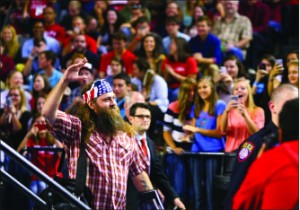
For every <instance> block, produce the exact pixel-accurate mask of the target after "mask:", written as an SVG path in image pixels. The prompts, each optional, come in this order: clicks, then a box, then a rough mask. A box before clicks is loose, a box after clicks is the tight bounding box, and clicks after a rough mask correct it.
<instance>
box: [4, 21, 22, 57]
mask: <svg viewBox="0 0 300 210" xmlns="http://www.w3.org/2000/svg"><path fill="white" fill-rule="evenodd" d="M1 40H2V41H3V43H4V46H5V48H6V49H7V51H8V52H7V55H8V56H10V57H11V58H13V59H15V58H16V56H17V54H18V52H19V49H20V44H19V39H18V36H17V33H16V30H15V28H14V27H13V26H12V25H5V26H4V27H3V29H2V31H1Z"/></svg>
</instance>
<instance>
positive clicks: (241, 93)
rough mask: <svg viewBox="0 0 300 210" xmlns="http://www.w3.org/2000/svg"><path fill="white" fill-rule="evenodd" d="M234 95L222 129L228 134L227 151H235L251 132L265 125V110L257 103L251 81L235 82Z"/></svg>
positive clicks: (227, 107) (222, 122)
mask: <svg viewBox="0 0 300 210" xmlns="http://www.w3.org/2000/svg"><path fill="white" fill-rule="evenodd" d="M233 95H234V96H235V97H233V98H232V100H230V101H229V102H228V104H227V106H226V109H225V111H224V113H223V115H222V118H221V123H220V131H221V132H222V133H223V134H224V135H226V144H225V152H234V151H235V150H237V149H238V147H239V146H240V144H241V143H242V142H243V141H244V140H245V139H247V138H248V137H249V136H250V135H251V134H253V133H255V132H257V131H258V130H259V129H261V128H262V127H263V126H264V121H265V117H264V110H263V109H262V108H260V107H258V106H256V105H255V103H254V100H253V96H252V94H251V87H250V84H249V81H248V80H246V79H243V78H240V79H237V80H235V82H234V87H233Z"/></svg>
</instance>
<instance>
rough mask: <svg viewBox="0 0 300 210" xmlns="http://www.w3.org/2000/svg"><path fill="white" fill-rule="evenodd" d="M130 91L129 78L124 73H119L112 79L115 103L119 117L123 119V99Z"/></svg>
mask: <svg viewBox="0 0 300 210" xmlns="http://www.w3.org/2000/svg"><path fill="white" fill-rule="evenodd" d="M130 89H131V81H130V77H129V76H128V75H127V74H125V73H120V74H117V75H116V76H114V78H113V91H114V94H115V95H116V102H117V105H118V107H119V110H120V115H121V117H122V118H123V119H124V118H125V107H124V104H125V97H126V96H127V95H128V93H129V92H130Z"/></svg>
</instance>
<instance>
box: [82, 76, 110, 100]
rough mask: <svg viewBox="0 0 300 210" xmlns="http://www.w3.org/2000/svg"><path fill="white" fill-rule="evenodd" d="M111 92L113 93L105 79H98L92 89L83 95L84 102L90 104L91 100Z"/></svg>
mask: <svg viewBox="0 0 300 210" xmlns="http://www.w3.org/2000/svg"><path fill="white" fill-rule="evenodd" d="M110 92H113V90H112V88H111V86H110V84H109V83H108V82H106V81H105V80H104V79H98V80H96V81H95V82H94V83H93V85H92V87H91V88H90V89H89V90H88V91H86V92H85V93H84V94H83V95H82V97H83V100H84V102H85V103H88V102H90V101H91V100H93V99H95V98H98V97H99V96H101V95H103V94H105V93H110Z"/></svg>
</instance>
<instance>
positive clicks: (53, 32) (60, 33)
mask: <svg viewBox="0 0 300 210" xmlns="http://www.w3.org/2000/svg"><path fill="white" fill-rule="evenodd" d="M55 19H56V12H55V10H54V8H53V7H52V6H47V7H45V9H44V23H45V32H46V34H47V35H48V36H50V37H52V38H54V39H56V40H57V41H59V43H60V45H61V46H62V45H63V41H64V39H65V37H66V31H65V29H64V28H63V27H62V26H61V25H59V24H57V23H56V22H55Z"/></svg>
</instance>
